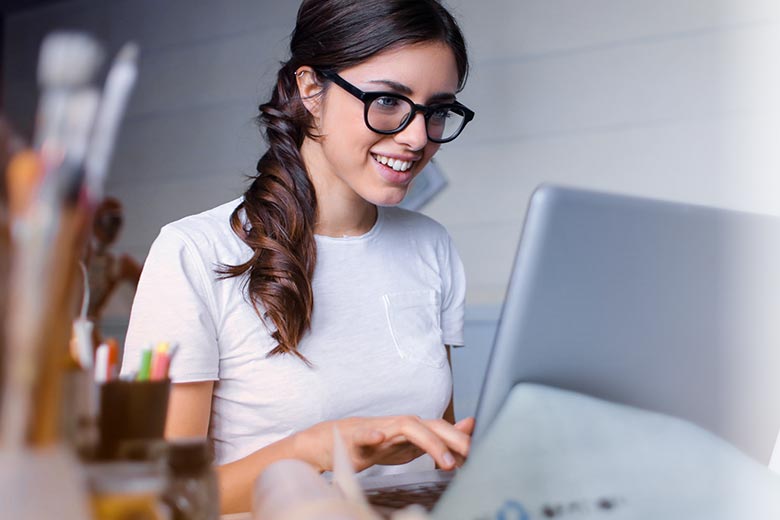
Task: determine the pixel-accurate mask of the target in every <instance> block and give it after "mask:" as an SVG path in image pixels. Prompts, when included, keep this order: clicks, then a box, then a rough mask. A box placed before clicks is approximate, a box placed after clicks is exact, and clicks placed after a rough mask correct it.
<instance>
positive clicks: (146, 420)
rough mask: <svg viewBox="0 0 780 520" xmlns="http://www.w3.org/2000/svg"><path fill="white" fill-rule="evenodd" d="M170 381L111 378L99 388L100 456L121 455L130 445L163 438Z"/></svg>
mask: <svg viewBox="0 0 780 520" xmlns="http://www.w3.org/2000/svg"><path fill="white" fill-rule="evenodd" d="M170 388H171V381H170V380H169V379H165V380H161V381H121V380H115V381H109V382H107V383H105V384H104V385H102V386H101V387H100V418H99V421H98V425H99V429H100V446H99V449H98V457H99V458H100V459H103V460H112V459H118V458H121V457H122V453H124V452H126V449H127V448H128V447H133V446H135V447H137V446H138V445H139V444H145V443H151V442H154V441H160V440H162V439H163V433H164V431H165V416H166V414H167V413H168V394H169V393H170Z"/></svg>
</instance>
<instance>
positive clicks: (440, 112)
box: [431, 107, 451, 121]
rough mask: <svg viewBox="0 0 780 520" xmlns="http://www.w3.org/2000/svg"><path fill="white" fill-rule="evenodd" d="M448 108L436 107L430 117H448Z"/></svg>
mask: <svg viewBox="0 0 780 520" xmlns="http://www.w3.org/2000/svg"><path fill="white" fill-rule="evenodd" d="M450 115H451V114H450V109H449V108H446V107H443V108H437V109H436V110H434V111H433V114H432V115H431V119H435V120H439V121H444V120H445V119H447V118H449V117H450Z"/></svg>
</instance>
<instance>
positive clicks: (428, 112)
mask: <svg viewBox="0 0 780 520" xmlns="http://www.w3.org/2000/svg"><path fill="white" fill-rule="evenodd" d="M317 73H318V74H320V75H321V76H323V77H324V78H326V79H329V80H331V81H332V82H333V83H335V84H336V85H338V86H339V87H341V88H343V89H344V90H346V91H347V92H349V93H350V94H352V95H353V96H355V97H356V98H358V99H359V100H360V101H362V102H363V105H364V110H363V119H364V121H365V123H366V127H368V129H369V130H371V131H372V132H376V133H377V134H381V135H393V134H397V133H399V132H403V131H404V129H406V127H408V126H409V125H410V124H412V121H414V117H415V116H416V115H417V113H418V112H420V113H422V115H423V117H424V118H425V135H426V137H427V138H428V139H429V140H430V141H432V142H434V143H438V144H443V143H449V142H450V141H453V140H455V138H456V137H458V136H459V135H460V133H461V132H462V131H463V129H464V128H466V125H467V124H468V123H469V121H471V120H472V119H474V115H475V113H474V111H473V110H471V109H470V108H468V107H467V106H465V105H463V104H462V103H459V102H458V101H453V102H452V103H437V104H435V105H431V106H425V105H420V104H418V103H415V102H414V101H412V100H411V99H409V98H408V97H406V96H404V95H403V94H399V93H397V92H387V91H376V92H365V91H363V90H361V89H359V88H358V87H356V86H355V85H353V84H352V83H350V82H349V81H347V80H345V79H344V78H342V77H341V76H339V75H338V74H337V73H336V72H334V71H330V70H317ZM384 96H390V97H394V98H396V99H402V100H403V101H405V102H407V103H409V104H410V105H411V106H412V111H411V112H410V113H409V115H408V116H407V118H406V121H404V122H403V123H401V126H399V127H398V128H396V129H395V130H377V129H376V128H374V127H373V126H371V124H370V123H369V122H368V110H369V108H370V107H371V103H373V102H374V101H375V100H377V99H378V98H380V97H384ZM442 107H453V108H457V109H459V110H462V111H463V123H462V124H461V125H460V128H459V129H458V131H457V132H455V134H454V135H453V136H452V137H449V138H447V139H437V138H433V137H431V136H430V134H429V133H428V121H429V120H430V118H431V117H432V116H433V113H434V111H436V110H439V109H441V108H442Z"/></svg>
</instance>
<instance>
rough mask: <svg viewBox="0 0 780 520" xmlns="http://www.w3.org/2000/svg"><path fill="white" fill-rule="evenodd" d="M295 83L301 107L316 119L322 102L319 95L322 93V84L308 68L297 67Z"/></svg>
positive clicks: (312, 70)
mask: <svg viewBox="0 0 780 520" xmlns="http://www.w3.org/2000/svg"><path fill="white" fill-rule="evenodd" d="M295 81H296V82H297V84H298V92H300V94H301V101H302V102H303V106H305V107H306V110H308V111H309V113H310V114H311V115H312V116H313V117H314V118H318V117H319V115H320V101H321V100H322V96H320V95H319V94H320V93H322V83H320V82H319V80H318V79H317V73H316V72H314V69H312V68H311V67H308V66H303V67H298V70H296V71H295Z"/></svg>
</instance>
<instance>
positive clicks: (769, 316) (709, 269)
mask: <svg viewBox="0 0 780 520" xmlns="http://www.w3.org/2000/svg"><path fill="white" fill-rule="evenodd" d="M519 382H535V383H541V384H545V385H550V386H556V387H559V388H564V389H569V390H574V391H578V392H582V393H586V394H589V395H593V396H595V397H600V398H604V399H608V400H611V401H615V402H620V403H625V404H629V405H633V406H639V407H642V408H645V409H650V410H655V411H659V412H662V413H667V414H671V415H675V416H678V417H682V418H685V419H688V420H691V421H693V422H695V423H698V424H699V425H701V426H703V427H705V428H707V429H709V430H711V431H713V432H714V433H716V434H718V435H720V436H721V437H723V438H725V439H726V440H728V441H730V442H732V443H733V444H735V445H736V446H737V447H739V448H741V449H742V450H743V451H745V452H746V453H748V454H750V455H752V456H753V457H755V458H756V459H758V460H759V461H761V462H763V463H766V462H767V461H768V460H769V456H770V454H771V451H772V447H773V445H774V440H775V436H776V434H777V432H778V429H780V219H778V218H773V217H766V216H758V215H751V214H746V213H739V212H734V211H727V210H720V209H712V208H706V207H701V206H693V205H688V204H679V203H671V202H662V201H656V200H649V199H641V198H635V197H626V196H620V195H610V194H604V193H597V192H592V191H585V190H577V189H569V188H562V187H555V186H543V187H541V188H539V189H538V190H537V191H536V192H535V193H534V194H533V196H532V198H531V202H530V204H529V208H528V212H527V215H526V220H525V224H524V227H523V235H522V238H521V241H520V245H519V247H518V252H517V256H516V260H515V265H514V269H513V272H512V278H511V280H510V284H509V288H508V291H507V296H506V299H505V302H504V306H503V310H502V313H501V319H500V322H499V325H498V330H497V333H496V338H495V342H494V345H493V350H492V352H491V357H490V362H489V364H488V369H487V373H486V375H485V380H484V384H483V388H482V392H481V394H480V400H479V405H478V408H477V414H476V420H477V424H476V431H475V432H474V437H473V442H474V443H478V442H479V441H480V439H481V438H482V437H483V436H484V433H485V432H486V431H487V430H489V428H490V425H491V423H492V421H493V419H494V418H495V416H496V414H497V413H498V411H499V410H500V408H501V405H502V404H503V402H504V399H505V398H506V396H507V394H508V392H509V390H510V389H511V388H512V387H513V386H514V385H515V384H517V383H519ZM447 478H449V477H448V476H445V477H443V480H446V479H447ZM394 479H397V480H394ZM429 480H442V477H437V478H436V479H429ZM394 486H395V488H396V489H397V490H398V491H400V493H396V495H393V494H392V491H391V490H392V489H393V488H394ZM426 486H427V484H426V483H423V482H422V479H420V476H419V475H417V474H408V475H402V476H391V477H377V478H374V479H367V480H366V481H365V482H364V488H365V489H368V490H369V497H370V498H372V497H376V496H379V497H381V496H384V494H388V496H390V497H395V498H394V500H396V502H397V505H403V503H404V500H405V497H406V496H407V495H408V496H411V497H412V498H410V499H409V501H414V498H413V496H414V494H415V493H416V490H418V489H420V490H424V489H426ZM431 486H434V485H433V484H432V485H431ZM438 486H439V487H443V485H442V484H439V485H438ZM377 488H382V490H381V491H379V490H378V489H377ZM426 500H427V499H426ZM380 502H381V501H377V503H380ZM387 505H389V504H387ZM426 505H429V506H430V502H426Z"/></svg>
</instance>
